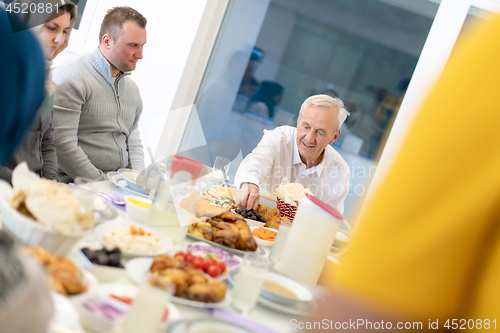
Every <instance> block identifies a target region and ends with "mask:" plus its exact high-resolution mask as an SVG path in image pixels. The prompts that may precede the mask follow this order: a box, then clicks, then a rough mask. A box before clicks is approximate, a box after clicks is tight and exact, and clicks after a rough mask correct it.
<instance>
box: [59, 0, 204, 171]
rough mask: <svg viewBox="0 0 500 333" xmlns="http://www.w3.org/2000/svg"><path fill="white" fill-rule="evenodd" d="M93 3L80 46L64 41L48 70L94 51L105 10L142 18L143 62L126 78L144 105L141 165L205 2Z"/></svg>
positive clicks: (153, 140)
mask: <svg viewBox="0 0 500 333" xmlns="http://www.w3.org/2000/svg"><path fill="white" fill-rule="evenodd" d="M96 1H97V4H96V5H95V13H94V15H93V17H92V21H91V23H90V28H89V29H88V33H87V34H86V39H85V40H84V41H82V43H81V45H76V44H80V43H79V40H75V42H74V43H75V45H71V44H72V42H73V40H70V47H68V49H67V50H65V51H64V52H63V53H61V54H60V55H59V56H58V57H57V58H56V59H55V61H54V65H55V66H57V65H58V64H60V63H62V62H64V61H66V60H68V59H71V58H74V57H76V56H79V55H80V54H82V53H87V52H91V51H93V50H94V49H95V48H96V47H97V45H98V41H99V30H100V27H101V22H102V20H103V18H104V15H105V14H106V12H107V11H108V10H109V9H110V8H112V7H114V6H130V7H132V8H134V9H136V10H137V11H139V12H140V13H141V14H143V15H144V16H145V17H146V18H147V20H148V24H147V27H146V30H147V44H146V45H145V47H144V59H142V60H141V61H139V63H138V65H137V69H136V70H135V71H134V72H133V73H132V79H133V80H134V81H135V82H136V83H137V85H138V86H139V89H140V91H141V96H142V100H143V104H144V109H143V113H142V116H141V120H140V123H139V126H140V129H141V137H142V140H143V145H144V148H145V150H144V155H145V158H146V165H147V164H148V162H149V160H150V159H149V154H148V153H147V151H146V146H147V145H148V144H150V145H151V146H152V150H153V152H154V151H155V150H156V147H157V145H158V141H159V140H160V135H161V131H162V130H163V127H164V124H165V121H166V119H167V115H168V111H169V110H170V106H171V104H172V101H173V99H174V95H175V92H176V89H177V86H178V84H179V81H180V79H181V75H182V72H183V70H184V67H185V64H186V60H187V58H188V54H189V51H190V50H191V46H192V44H193V40H194V37H195V34H196V31H197V29H198V26H199V23H200V20H201V16H202V14H203V11H204V9H205V6H206V3H207V0H182V1H177V0H140V1H139V0H96ZM89 3H90V1H89ZM86 15H90V16H92V12H89V11H87V12H85V13H84V18H85V16H86Z"/></svg>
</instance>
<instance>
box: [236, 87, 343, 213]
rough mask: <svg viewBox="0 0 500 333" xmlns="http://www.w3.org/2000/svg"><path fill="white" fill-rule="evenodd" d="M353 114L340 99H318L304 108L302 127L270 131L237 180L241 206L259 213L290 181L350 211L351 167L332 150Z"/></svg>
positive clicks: (308, 102) (254, 151) (280, 128)
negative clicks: (262, 199)
mask: <svg viewBox="0 0 500 333" xmlns="http://www.w3.org/2000/svg"><path fill="white" fill-rule="evenodd" d="M348 115H349V113H348V112H347V110H346V109H345V108H344V103H343V102H342V101H341V100H340V99H339V98H333V97H330V96H328V95H315V96H311V97H309V98H307V99H306V100H305V101H304V103H302V106H301V108H300V113H299V118H298V120H297V128H295V127H291V126H280V127H277V128H275V129H274V130H272V131H268V130H264V136H263V138H262V140H261V141H260V143H259V145H258V146H257V147H256V148H255V149H254V150H253V151H252V153H250V154H248V155H247V156H246V157H245V159H244V160H243V162H242V163H241V165H240V167H239V168H238V171H237V172H236V176H235V185H236V186H237V188H238V189H239V190H238V193H237V194H236V204H237V205H238V206H240V207H246V208H248V209H252V208H254V209H255V208H257V206H258V204H259V198H260V195H261V194H262V195H265V193H269V192H270V193H273V192H274V190H275V189H276V188H278V187H279V186H280V184H281V181H282V179H283V178H284V177H287V178H288V181H289V182H290V183H300V184H302V185H303V186H304V187H305V188H306V189H309V190H310V191H311V192H312V194H313V195H314V196H316V197H317V198H319V199H320V200H322V201H323V202H326V203H327V204H329V205H330V206H332V207H334V208H335V209H337V210H338V211H339V212H340V213H343V211H344V200H345V198H346V196H347V192H348V190H349V178H350V172H349V167H348V165H347V163H346V162H345V161H344V160H343V159H342V157H341V156H340V154H339V153H338V152H336V151H335V149H333V147H332V146H330V145H331V144H332V143H333V142H334V141H335V140H336V139H337V138H338V137H339V135H340V127H341V126H342V123H343V122H344V121H345V120H346V118H347V116H348Z"/></svg>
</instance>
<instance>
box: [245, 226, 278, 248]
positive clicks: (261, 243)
mask: <svg viewBox="0 0 500 333" xmlns="http://www.w3.org/2000/svg"><path fill="white" fill-rule="evenodd" d="M260 227H261V226H254V227H250V231H254V230H255V229H259V228H260ZM262 228H264V229H267V230H271V231H274V232H276V235H277V234H278V230H275V229H271V228H266V227H262ZM253 238H255V241H256V242H257V244H259V246H273V244H274V241H273V242H271V241H266V240H263V239H260V238H259V237H257V236H253Z"/></svg>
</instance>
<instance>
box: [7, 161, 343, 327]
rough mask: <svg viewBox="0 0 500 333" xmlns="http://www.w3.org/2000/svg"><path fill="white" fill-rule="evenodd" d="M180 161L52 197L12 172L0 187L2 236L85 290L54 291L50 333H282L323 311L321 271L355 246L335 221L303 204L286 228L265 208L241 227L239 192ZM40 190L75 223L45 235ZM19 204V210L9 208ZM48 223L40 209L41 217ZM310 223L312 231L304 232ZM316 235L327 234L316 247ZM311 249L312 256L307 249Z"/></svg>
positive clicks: (48, 228) (60, 187) (83, 183)
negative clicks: (63, 203) (65, 203)
mask: <svg viewBox="0 0 500 333" xmlns="http://www.w3.org/2000/svg"><path fill="white" fill-rule="evenodd" d="M175 156H176V155H174V158H173V160H169V161H164V163H163V164H160V165H159V166H158V165H157V166H156V169H155V171H154V172H153V171H151V170H150V172H151V175H153V176H150V177H144V175H143V173H142V175H141V173H139V172H136V171H134V170H126V169H120V170H119V171H118V172H116V173H115V172H111V173H108V175H107V176H108V179H109V180H105V181H98V182H92V181H88V180H79V179H75V182H74V183H75V184H74V185H65V184H57V183H53V184H50V186H48V184H47V183H46V182H45V181H44V180H39V179H33V177H32V175H31V174H29V172H28V171H27V170H18V172H16V175H18V176H19V179H22V181H19V182H13V184H14V187H13V188H8V187H7V186H6V185H5V184H0V210H1V221H2V229H3V230H6V231H7V232H8V233H9V234H10V235H11V236H12V237H13V238H14V239H15V241H16V242H17V243H18V244H20V246H21V247H23V248H26V249H28V251H31V252H32V253H35V257H36V258H37V260H40V261H41V262H46V261H47V259H43V258H46V257H48V258H52V259H50V260H49V262H56V261H59V260H62V259H60V258H64V259H65V260H67V261H68V262H69V263H67V264H65V265H66V266H65V268H61V269H60V270H57V269H56V270H55V272H56V273H58V272H63V271H65V269H67V267H70V266H71V270H72V271H74V272H75V274H76V275H77V277H78V279H79V280H78V281H79V283H80V284H81V286H82V290H81V291H79V292H76V291H75V292H74V293H73V289H72V288H71V287H70V288H69V289H68V290H67V291H66V294H65V295H64V296H62V295H61V294H60V293H56V292H55V291H54V292H52V293H53V294H54V295H55V296H53V298H54V303H55V304H56V305H57V304H59V305H58V306H56V307H55V313H54V316H53V318H52V320H51V322H50V324H49V327H48V331H47V332H53V333H56V332H67V333H70V332H110V333H112V332H115V333H118V332H134V331H138V330H140V331H141V332H203V331H204V329H205V331H206V329H207V328H208V327H213V329H212V330H213V331H214V332H218V331H219V332H226V331H231V332H289V331H291V328H290V324H289V323H290V320H291V319H296V318H297V317H298V316H310V315H314V314H315V313H316V312H317V311H318V305H317V299H318V297H321V294H322V293H323V292H324V291H323V290H322V288H321V287H320V286H317V282H318V278H319V275H320V274H321V270H322V268H323V265H324V264H325V262H327V261H331V262H335V264H338V263H339V262H338V258H337V256H338V254H340V253H342V252H344V251H345V250H346V249H347V248H348V245H349V243H350V241H351V238H350V235H349V233H348V232H345V231H338V230H339V226H340V224H341V223H345V220H344V219H343V218H342V216H341V215H340V214H338V213H336V214H335V212H331V211H329V210H328V208H327V207H323V206H322V203H321V202H319V200H317V199H315V198H314V197H310V196H309V195H307V194H306V195H305V196H304V197H303V198H300V199H299V200H298V202H299V204H298V205H299V209H297V214H296V215H295V216H294V219H293V220H294V222H293V223H290V221H287V220H288V219H287V218H286V217H283V216H281V214H280V212H279V211H278V209H277V208H276V207H277V206H276V204H275V203H274V207H272V206H273V202H272V200H269V198H266V200H265V203H266V204H267V205H268V206H265V207H266V209H263V208H261V209H260V210H259V211H260V212H261V213H262V214H261V213H258V212H253V213H250V215H248V212H245V213H244V214H243V215H245V217H244V216H243V215H240V214H238V213H236V212H237V211H238V210H237V209H238V208H237V207H236V208H235V206H234V199H233V198H234V193H235V190H234V189H231V186H228V185H227V184H226V183H225V175H224V173H221V177H218V176H217V173H216V171H214V170H212V172H210V173H209V172H206V169H207V168H206V167H205V166H203V165H200V164H201V163H198V162H196V161H193V160H187V159H186V158H179V159H178V160H176V159H175ZM165 162H166V163H165ZM195 162H196V163H195ZM223 167H224V166H223ZM158 170H160V171H158ZM186 171H189V172H186ZM158 174H161V175H163V176H162V177H159V176H157V175H158ZM165 174H166V175H167V177H164V175H165ZM214 174H215V176H214ZM141 177H144V178H143V179H142V182H139V181H138V180H139V179H140V178H141ZM154 177H156V179H153V178H154ZM204 177H205V178H204ZM214 179H215V180H217V179H219V181H214ZM220 180H222V182H220ZM203 181H204V182H203ZM200 182H203V188H204V190H200V187H199V186H198V184H199V183H200ZM28 183H29V184H30V185H26V184H28ZM134 183H135V184H136V185H135V186H134V185H133V184H134ZM137 183H140V184H137ZM16 184H17V186H16ZM20 184H22V185H20ZM23 186H24V187H23ZM38 187H40V188H42V189H43V190H44V191H48V192H51V191H52V192H53V191H55V192H57V191H63V192H64V193H62V194H58V195H59V196H58V197H54V198H56V199H60V198H62V196H63V195H64V196H66V197H71V198H73V197H74V198H75V200H74V205H75V208H74V209H73V211H71V212H69V213H68V216H69V215H71V214H73V215H74V216H75V221H76V222H75V223H74V225H71V226H67V225H66V224H63V223H62V222H60V223H59V224H52V225H51V224H49V223H44V222H42V220H43V218H42V217H39V215H37V214H28V213H30V212H31V207H42V206H43V202H41V203H36V202H35V203H36V204H37V206H35V205H34V204H33V201H34V200H33V198H37V197H36V192H37V190H38ZM26 188H29V191H28V190H26ZM211 189H213V191H211ZM82 191H84V192H83V193H82ZM203 191H205V192H204V193H203ZM20 193H22V194H23V195H24V196H25V198H24V201H23V202H21V203H19V204H18V205H17V206H14V205H13V202H17V201H19V200H18V197H19V196H20ZM226 193H227V196H225V194H226ZM208 196H211V197H208ZM213 197H215V202H216V203H217V204H219V206H217V205H216V204H214V203H213V201H214V200H212V199H213ZM40 200H41V199H40ZM52 200H53V199H52ZM67 200H70V199H67ZM224 206H225V207H224ZM263 206H264V205H263ZM14 207H16V208H14ZM23 207H24V208H23ZM302 207H303V208H302ZM221 208H223V209H222V210H221ZM172 209H173V210H172ZM25 210H28V213H26V211H25ZM33 210H34V211H36V210H35V209H33ZM274 210H275V211H274ZM221 211H222V213H221ZM103 212H105V213H103ZM172 212H173V213H172ZM70 213H71V214H70ZM50 214H52V213H51V212H50V209H49V208H47V212H45V211H42V214H41V215H40V216H42V215H50ZM252 214H253V215H252ZM273 214H274V215H273ZM73 215H71V216H73ZM273 216H275V219H274V222H272V223H271V220H272V218H273ZM276 216H277V217H276ZM310 216H315V220H316V221H318V222H315V223H312V225H313V226H306V223H304V222H301V220H302V221H305V220H309V219H310ZM332 216H333V217H332ZM264 217H268V221H269V222H267V221H266V220H265V218H264ZM87 220H89V221H87ZM90 220H91V221H90ZM263 220H264V222H263ZM332 221H334V223H332ZM269 223H271V224H269ZM273 223H274V226H276V225H277V226H278V228H277V229H274V228H272V226H273ZM321 223H323V224H321ZM19 224H22V225H23V226H24V227H23V228H19V227H18V225H19ZM309 224H311V222H309ZM317 228H322V230H326V231H325V232H323V235H321V236H318V235H319V234H321V233H318V232H317ZM319 238H321V239H319ZM313 243H314V244H315V246H316V247H319V248H320V251H319V252H318V251H316V252H314V253H313V252H311V248H310V247H308V246H307V244H313ZM290 244H293V246H290ZM339 244H340V246H339ZM332 245H333V246H332ZM294 248H295V250H294ZM330 250H332V251H330ZM311 258H314V260H313V259H311ZM49 266H50V264H49ZM63 266H64V265H63ZM306 266H307V269H304V267H306ZM305 270H307V271H311V272H312V273H309V274H308V273H304V271H305ZM56 273H53V274H52V277H54V276H56V275H57V274H56ZM60 275H63V274H62V273H61V274H60ZM58 283H60V284H61V285H62V286H66V285H68V284H70V283H69V282H67V281H66V280H64V279H63V280H61V281H60V282H58ZM61 297H63V300H61ZM61 304H64V306H62V305H61ZM63 309H64V310H63ZM63 312H64V313H65V312H68V313H69V314H70V315H68V316H67V317H65V315H64V314H63ZM65 318H66V319H65Z"/></svg>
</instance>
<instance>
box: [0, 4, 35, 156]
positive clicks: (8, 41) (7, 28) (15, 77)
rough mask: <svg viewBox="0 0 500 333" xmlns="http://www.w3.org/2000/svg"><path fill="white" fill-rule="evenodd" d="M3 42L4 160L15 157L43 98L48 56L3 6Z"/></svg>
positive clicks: (0, 141) (0, 136)
mask: <svg viewBox="0 0 500 333" xmlns="http://www.w3.org/2000/svg"><path fill="white" fill-rule="evenodd" d="M13 30H14V31H19V32H16V33H13V32H12V31H13ZM0 45H1V46H2V51H1V52H0V66H1V68H0V164H1V163H3V162H5V161H6V160H7V159H8V158H9V157H11V154H12V153H13V152H14V150H15V149H16V147H17V145H18V144H19V143H20V141H21V139H22V138H23V134H24V132H25V131H26V129H28V127H29V126H30V125H31V123H32V122H33V118H34V116H35V114H36V111H37V110H38V108H39V107H40V105H41V104H42V102H43V99H44V95H45V91H44V82H45V68H44V64H45V60H44V57H43V53H42V49H41V47H40V45H39V43H38V41H37V39H36V38H35V37H34V36H33V35H32V34H31V32H29V31H27V30H23V26H22V23H21V22H20V21H19V20H18V19H17V18H16V17H14V15H12V16H11V17H10V20H9V17H8V16H7V13H6V12H5V10H4V9H3V8H2V7H0Z"/></svg>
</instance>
